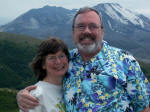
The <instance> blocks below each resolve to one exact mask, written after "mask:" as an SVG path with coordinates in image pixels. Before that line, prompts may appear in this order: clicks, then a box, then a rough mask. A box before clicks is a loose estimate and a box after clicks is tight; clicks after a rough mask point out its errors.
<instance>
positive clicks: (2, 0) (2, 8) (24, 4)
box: [0, 0, 150, 19]
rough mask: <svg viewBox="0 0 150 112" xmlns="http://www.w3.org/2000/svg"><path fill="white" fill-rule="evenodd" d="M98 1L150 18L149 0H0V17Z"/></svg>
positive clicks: (92, 4)
mask: <svg viewBox="0 0 150 112" xmlns="http://www.w3.org/2000/svg"><path fill="white" fill-rule="evenodd" d="M100 3H119V4H120V5H121V6H123V7H124V8H127V9H130V10H131V11H134V12H139V13H142V14H144V15H146V16H148V17H149V18H150V0H0V17H1V18H9V19H14V18H16V17H18V16H19V15H21V14H23V13H25V12H27V11H29V10H30V9H33V8H41V7H43V6H45V5H49V6H61V7H64V8H67V9H73V8H80V7H83V6H95V5H97V4H100Z"/></svg>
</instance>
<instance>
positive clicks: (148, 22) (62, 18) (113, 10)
mask: <svg viewBox="0 0 150 112" xmlns="http://www.w3.org/2000/svg"><path fill="white" fill-rule="evenodd" d="M94 8H95V9H97V10H98V12H99V13H100V14H101V16H102V20H103V24H104V30H105V34H104V38H105V40H106V41H108V42H109V43H110V44H112V45H113V46H116V47H120V48H123V49H126V50H129V51H131V52H132V53H133V54H134V55H135V56H136V57H137V58H139V59H143V60H145V61H147V62H149V63H150V56H149V54H150V49H148V48H150V44H149V43H150V19H149V18H147V17H146V16H144V15H142V14H138V13H136V12H133V11H131V10H129V9H126V8H124V7H122V6H120V5H119V4H116V3H104V4H98V5H96V6H94ZM76 11H77V9H73V10H68V9H65V8H62V7H51V6H45V7H43V8H39V9H32V10H30V11H28V12H27V13H25V14H23V15H21V16H19V17H18V18H16V19H15V20H14V21H12V22H11V23H9V24H7V25H3V26H1V27H0V31H3V32H12V33H18V34H27V35H31V36H34V37H37V38H46V37H47V36H55V37H60V38H62V40H64V41H65V42H66V43H67V44H68V45H69V46H70V47H73V43H72V38H71V37H72V36H71V35H72V29H71V25H72V19H73V16H74V14H75V13H76Z"/></svg>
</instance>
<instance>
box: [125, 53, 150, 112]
mask: <svg viewBox="0 0 150 112" xmlns="http://www.w3.org/2000/svg"><path fill="white" fill-rule="evenodd" d="M125 63H126V65H127V66H126V68H127V88H126V90H127V92H128V94H129V98H130V99H131V104H132V107H133V110H134V111H135V112H140V111H142V110H144V109H145V108H146V107H148V106H149V102H150V83H149V81H148V80H147V78H146V77H145V75H144V74H143V72H142V70H141V68H140V66H139V63H138V62H137V61H136V60H135V59H134V58H133V57H132V56H131V55H129V56H128V58H127V60H126V62H125Z"/></svg>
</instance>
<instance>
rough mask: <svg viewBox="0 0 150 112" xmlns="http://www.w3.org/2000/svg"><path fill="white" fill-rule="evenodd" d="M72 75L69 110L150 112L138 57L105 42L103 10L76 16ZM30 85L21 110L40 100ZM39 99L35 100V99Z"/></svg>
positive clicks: (66, 94) (83, 10)
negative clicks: (30, 92)
mask: <svg viewBox="0 0 150 112" xmlns="http://www.w3.org/2000/svg"><path fill="white" fill-rule="evenodd" d="M72 35H73V40H74V42H75V44H76V46H77V49H74V50H72V51H71V52H70V55H71V60H70V65H69V70H68V72H69V75H67V76H66V77H65V78H64V81H63V82H64V86H63V88H64V100H65V103H66V108H67V111H68V112H150V109H149V102H150V98H149V97H150V88H149V87H148V86H150V84H149V82H148V80H147V79H146V78H145V76H144V74H143V73H142V71H141V69H140V67H139V65H138V63H137V62H136V60H135V59H134V58H133V57H132V56H131V55H130V54H129V53H128V52H126V51H124V50H121V49H118V48H114V47H111V46H109V45H108V43H107V42H105V41H103V36H104V28H103V24H102V19H101V17H100V15H99V13H98V12H97V11H96V10H94V9H92V8H88V7H84V8H81V9H80V10H79V11H78V12H77V14H76V15H75V17H74V19H73V25H72ZM33 88H34V86H33V87H27V88H26V89H25V90H22V91H20V92H19V93H18V98H17V99H18V104H19V107H20V108H21V109H23V110H24V111H26V109H27V108H33V107H34V105H37V103H36V102H37V99H36V98H33V97H31V96H30V95H29V94H28V92H29V90H32V89H33ZM34 101H35V102H34Z"/></svg>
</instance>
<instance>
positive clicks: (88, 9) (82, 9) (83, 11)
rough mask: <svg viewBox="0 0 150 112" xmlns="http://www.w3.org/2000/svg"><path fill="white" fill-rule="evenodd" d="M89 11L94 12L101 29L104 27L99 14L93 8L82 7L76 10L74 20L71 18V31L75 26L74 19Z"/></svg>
mask: <svg viewBox="0 0 150 112" xmlns="http://www.w3.org/2000/svg"><path fill="white" fill-rule="evenodd" d="M89 11H94V12H95V13H96V14H97V15H98V16H99V18H100V21H101V28H102V29H103V28H104V26H103V22H102V18H101V15H100V14H99V12H98V11H97V10H96V9H94V8H91V7H83V8H80V9H79V10H78V12H77V13H76V14H75V16H74V18H73V23H72V30H73V29H74V26H75V19H76V17H77V16H78V15H79V14H82V13H85V12H89Z"/></svg>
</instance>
